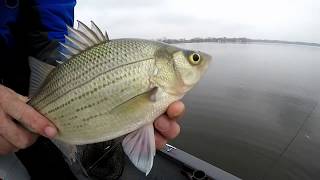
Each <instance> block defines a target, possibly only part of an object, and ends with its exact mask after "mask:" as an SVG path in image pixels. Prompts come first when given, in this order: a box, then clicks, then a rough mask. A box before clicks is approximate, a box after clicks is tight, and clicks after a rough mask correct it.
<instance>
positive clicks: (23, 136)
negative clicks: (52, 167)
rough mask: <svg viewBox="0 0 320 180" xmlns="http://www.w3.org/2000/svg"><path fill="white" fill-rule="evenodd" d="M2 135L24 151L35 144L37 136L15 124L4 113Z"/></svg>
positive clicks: (1, 116)
mask: <svg viewBox="0 0 320 180" xmlns="http://www.w3.org/2000/svg"><path fill="white" fill-rule="evenodd" d="M0 134H1V136H2V137H3V138H5V139H6V140H7V141H8V142H10V143H11V144H12V145H14V146H15V147H17V148H19V149H24V148H27V147H28V146H30V145H31V144H33V143H34V142H35V140H36V138H37V136H36V135H35V134H33V133H31V132H28V131H27V130H26V129H24V128H23V127H21V126H19V125H18V124H16V123H14V122H13V121H12V119H11V118H10V117H9V116H6V115H5V114H4V113H3V112H2V113H1V114H0Z"/></svg>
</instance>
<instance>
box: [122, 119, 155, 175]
mask: <svg viewBox="0 0 320 180" xmlns="http://www.w3.org/2000/svg"><path fill="white" fill-rule="evenodd" d="M122 147H123V150H124V152H125V153H126V155H127V156H128V157H129V159H130V160H131V162H132V163H133V164H134V165H135V166H136V167H137V168H138V169H139V170H140V171H142V172H144V173H146V175H148V174H149V172H150V171H151V169H152V165H153V158H154V156H155V154H156V146H155V139H154V129H153V124H152V123H151V124H147V125H145V126H143V127H142V128H140V129H138V130H136V131H134V132H132V133H130V134H128V135H127V136H126V137H125V138H124V139H123V141H122Z"/></svg>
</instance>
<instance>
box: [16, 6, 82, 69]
mask: <svg viewBox="0 0 320 180" xmlns="http://www.w3.org/2000/svg"><path fill="white" fill-rule="evenodd" d="M24 3H25V4H24V5H23V6H21V7H22V9H21V12H22V14H23V15H22V16H21V17H22V19H23V21H22V22H23V23H25V24H24V27H26V28H27V47H28V53H29V55H30V56H34V57H36V58H38V59H40V60H42V61H45V62H48V63H50V64H54V63H55V60H56V59H55V56H56V51H55V49H56V48H57V46H58V42H59V41H60V42H63V41H64V35H65V34H67V25H68V26H73V21H74V7H75V4H76V2H75V0H31V1H24Z"/></svg>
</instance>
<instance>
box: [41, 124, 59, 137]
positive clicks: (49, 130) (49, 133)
mask: <svg viewBox="0 0 320 180" xmlns="http://www.w3.org/2000/svg"><path fill="white" fill-rule="evenodd" d="M44 133H45V134H46V136H47V137H49V138H53V137H54V136H55V135H56V134H57V130H56V128H53V127H51V126H48V127H46V128H45V129H44Z"/></svg>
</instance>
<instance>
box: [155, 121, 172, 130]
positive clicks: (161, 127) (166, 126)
mask: <svg viewBox="0 0 320 180" xmlns="http://www.w3.org/2000/svg"><path fill="white" fill-rule="evenodd" d="M157 129H158V130H159V131H162V132H165V131H167V130H168V129H169V122H168V120H166V119H165V118H161V119H159V120H158V121H157Z"/></svg>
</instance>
